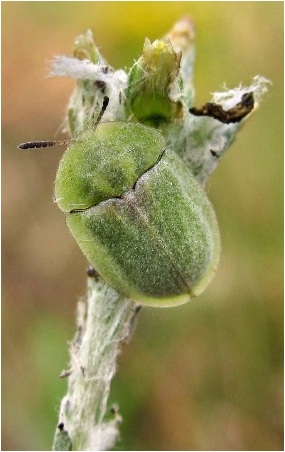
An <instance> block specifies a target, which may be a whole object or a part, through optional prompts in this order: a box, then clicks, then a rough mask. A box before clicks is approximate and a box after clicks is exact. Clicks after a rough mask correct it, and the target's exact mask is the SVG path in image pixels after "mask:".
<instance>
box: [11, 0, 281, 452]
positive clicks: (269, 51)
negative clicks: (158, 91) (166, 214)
mask: <svg viewBox="0 0 285 452" xmlns="http://www.w3.org/2000/svg"><path fill="white" fill-rule="evenodd" d="M185 15H188V16H190V17H192V19H193V20H194V22H195V24H196V33H197V44H196V51H197V56H196V66H195V86H196V101H195V104H196V105H197V106H199V105H201V104H202V103H205V102H207V101H208V100H209V99H210V97H211V96H210V94H209V93H211V92H213V91H215V90H216V91H219V90H220V89H221V88H222V86H223V84H224V82H225V83H226V85H227V87H229V88H233V87H236V86H237V85H238V84H239V83H240V82H242V83H243V84H244V85H247V84H249V83H250V81H251V77H252V76H254V75H256V74H260V75H263V76H265V77H267V78H269V79H270V80H271V81H272V83H273V85H272V86H271V87H270V90H269V93H268V95H267V96H266V97H265V100H264V102H263V103H262V104H261V106H260V108H259V110H258V111H257V112H256V113H255V114H254V115H252V117H251V118H250V119H249V121H248V122H247V124H246V125H245V127H244V128H243V130H242V131H241V132H240V134H239V136H238V139H237V140H236V141H235V143H234V145H233V146H232V148H231V150H230V151H229V153H228V154H227V156H226V157H225V158H224V160H223V162H222V163H221V165H220V166H219V168H218V169H217V170H216V172H215V174H213V176H212V177H211V178H210V180H209V183H208V185H207V192H208V195H209V197H210V198H211V200H212V202H213V205H214V207H215V210H216V212H217V217H218V220H219V224H220V230H221V237H222V255H221V262H220V266H219V269H218V272H217V274H216V277H215V279H214V281H213V282H212V284H211V285H210V287H209V288H208V289H207V291H206V292H205V293H204V294H203V295H201V296H200V297H199V298H197V299H194V300H193V301H192V302H190V303H188V304H186V305H184V306H181V307H177V308H173V309H170V308H169V309H154V308H145V309H143V312H142V313H141V315H140V318H139V322H138V326H137V329H136V331H135V334H134V336H133V339H132V341H131V343H130V344H128V345H127V346H124V348H123V351H122V354H121V356H120V358H119V362H118V373H117V375H116V377H115V379H114V381H113V384H112V388H111V397H110V403H112V402H117V403H118V404H119V406H120V412H121V414H122V416H123V424H122V426H121V438H120V441H119V442H118V444H117V449H118V450H283V257H282V256H283V254H282V250H283V128H282V126H283V105H282V104H283V102H282V100H283V3H282V2H2V209H3V215H2V228H3V229H2V231H3V234H2V282H3V285H2V450H49V449H50V448H51V445H52V440H53V434H54V430H55V427H56V423H57V410H58V407H59V403H60V399H61V397H62V396H63V395H64V394H65V390H66V381H64V380H60V379H59V378H58V376H59V374H60V372H61V370H62V369H64V368H67V366H68V353H67V348H68V344H67V342H68V341H70V340H71V339H72V336H73V333H74V331H75V311H76V302H77V300H78V298H79V297H80V296H83V295H84V293H85V283H86V276H85V269H86V267H87V262H86V260H85V258H84V257H83V256H82V255H81V252H80V250H79V248H78V247H77V245H76V243H75V242H74V240H73V239H72V238H71V236H70V235H69V232H68V230H67V227H66V225H65V221H64V217H63V215H62V214H61V213H60V212H59V210H58V209H57V206H56V205H55V203H54V202H53V181H54V177H55V172H56V168H57V165H58V162H59V160H60V157H61V154H62V149H61V148H53V149H47V150H41V151H34V152H33V151H27V152H20V151H19V150H18V149H17V148H16V146H17V145H18V144H19V143H20V142H23V141H29V140H40V139H54V138H56V137H61V136H62V135H61V134H60V132H59V131H60V126H61V123H62V120H63V118H64V113H65V107H66V104H67V102H68V98H69V95H70V94H71V91H72V89H73V86H74V82H73V81H72V80H68V79H64V78H62V79H56V78H48V77H47V74H48V70H49V61H50V60H51V59H52V58H53V56H54V55H60V54H66V55H72V46H73V40H74V37H75V36H76V35H78V34H80V33H82V32H84V31H85V30H86V29H87V28H90V29H91V30H92V31H93V33H94V37H95V42H96V43H97V45H98V46H99V48H100V50H101V52H102V54H103V55H104V56H105V58H106V59H107V61H108V63H109V64H111V65H112V66H113V67H115V68H120V67H122V68H125V67H130V66H131V65H132V64H133V61H134V59H137V58H138V57H139V56H140V54H141V51H142V45H143V42H144V39H145V37H148V38H150V39H151V40H152V41H153V40H155V39H156V38H160V37H162V36H164V35H165V33H166V32H168V30H169V29H170V28H171V27H172V25H173V23H174V22H175V21H177V20H178V19H180V18H181V17H182V16H185Z"/></svg>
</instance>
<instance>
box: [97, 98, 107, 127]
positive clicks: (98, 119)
mask: <svg viewBox="0 0 285 452" xmlns="http://www.w3.org/2000/svg"><path fill="white" fill-rule="evenodd" d="M108 104H109V97H108V96H104V99H103V104H102V108H101V111H100V113H99V115H98V118H97V120H96V122H95V127H96V126H98V124H99V122H100V121H101V119H102V116H103V114H104V113H105V111H106V109H107V107H108Z"/></svg>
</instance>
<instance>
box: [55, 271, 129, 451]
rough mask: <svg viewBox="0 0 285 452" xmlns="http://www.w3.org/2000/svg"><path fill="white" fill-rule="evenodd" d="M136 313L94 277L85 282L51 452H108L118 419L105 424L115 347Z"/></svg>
mask: <svg viewBox="0 0 285 452" xmlns="http://www.w3.org/2000/svg"><path fill="white" fill-rule="evenodd" d="M137 311H138V309H137V305H135V304H134V303H133V302H131V301H129V300H127V299H126V298H123V297H121V296H120V295H119V294H118V293H117V292H116V291H114V290H113V289H111V288H110V287H108V286H107V285H106V284H105V283H104V282H102V280H101V279H100V278H97V277H90V278H88V290H87V299H86V301H80V302H79V303H78V319H77V334H76V337H75V338H74V340H73V342H72V343H71V346H70V353H71V363H70V369H69V370H68V371H64V372H63V376H68V390H67V394H66V396H65V397H64V398H63V400H62V402H61V407H60V414H59V424H58V429H57V432H56V435H55V441H54V446H53V450H108V449H109V448H110V447H112V446H113V444H114V442H115V440H116V439H117V436H118V429H117V424H118V423H119V421H120V416H119V414H118V413H117V412H116V410H113V411H114V412H113V413H111V412H110V413H109V420H106V419H105V416H106V413H107V400H108V396H109V391H110V384H111V380H112V377H113V376H114V374H115V371H116V358H117V355H118V353H119V347H120V344H122V342H123V341H126V340H127V338H128V336H129V334H130V332H131V329H132V328H131V327H132V324H133V321H134V318H135V316H136V313H137ZM67 436H68V438H69V442H68V440H67ZM68 447H72V449H68Z"/></svg>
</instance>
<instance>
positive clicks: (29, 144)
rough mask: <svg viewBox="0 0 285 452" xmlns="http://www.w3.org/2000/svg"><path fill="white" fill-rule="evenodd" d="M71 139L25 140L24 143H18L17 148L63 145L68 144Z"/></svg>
mask: <svg viewBox="0 0 285 452" xmlns="http://www.w3.org/2000/svg"><path fill="white" fill-rule="evenodd" d="M70 142H71V140H60V141H48V140H46V141H27V142H26V143H21V144H19V146H17V147H18V149H34V148H50V147H52V146H63V145H64V144H69V143H70Z"/></svg>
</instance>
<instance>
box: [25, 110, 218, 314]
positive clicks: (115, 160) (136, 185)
mask: <svg viewBox="0 0 285 452" xmlns="http://www.w3.org/2000/svg"><path fill="white" fill-rule="evenodd" d="M101 116H102V115H101ZM44 143H48V144H44ZM61 143H64V144H65V143H66V141H65V142H29V143H24V144H22V145H20V146H19V147H20V148H22V149H28V148H34V147H46V146H51V145H55V144H61ZM55 199H56V202H57V204H58V207H59V208H60V209H61V210H62V211H63V212H64V213H65V214H66V221H67V225H68V227H69V229H70V231H71V233H72V235H73V236H74V238H75V240H76V241H77V243H78V245H79V247H80V248H81V250H82V251H83V253H84V254H85V256H86V258H87V259H88V261H89V263H90V264H91V265H92V266H93V267H94V268H95V269H96V272H98V273H99V275H100V276H101V277H102V278H103V280H104V281H105V282H106V283H107V284H109V285H110V286H111V287H113V288H114V289H115V290H117V291H118V292H119V293H121V294H122V295H123V296H125V297H127V298H129V299H132V300H134V301H136V302H140V303H142V304H146V305H150V306H159V307H160V306H161V307H162V306H176V305H179V304H182V303H185V302H187V301H188V300H190V299H191V298H192V297H194V296H196V295H199V294H200V293H201V292H202V291H203V290H204V289H205V288H206V286H207V285H208V284H209V282H210V281H211V279H212V277H213V274H214V272H215V270H216V268H217V264H218V259H219V251H220V238H219V229H218V225H217V220H216V216H215V213H214V210H213V208H212V206H211V204H210V201H209V200H208V198H207V196H206V194H205V192H204V190H203V188H202V187H201V186H200V185H199V183H198V182H197V181H196V180H195V178H194V176H193V175H192V174H191V172H190V170H189V169H188V167H187V166H186V164H185V163H184V162H183V161H182V160H181V159H180V157H178V156H177V154H176V153H175V152H174V151H173V150H171V149H170V148H169V147H167V146H166V143H165V139H164V137H163V135H162V133H161V132H160V131H159V130H156V129H153V128H151V127H148V126H145V125H142V124H140V123H135V122H134V123H132V122H101V123H98V121H97V123H96V127H95V129H94V130H87V131H85V132H83V133H82V134H81V135H80V136H79V137H78V138H77V139H75V140H74V139H72V140H70V142H69V146H68V148H67V149H66V151H65V153H64V155H63V157H62V159H61V162H60V164H59V168H58V171H57V174H56V180H55Z"/></svg>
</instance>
